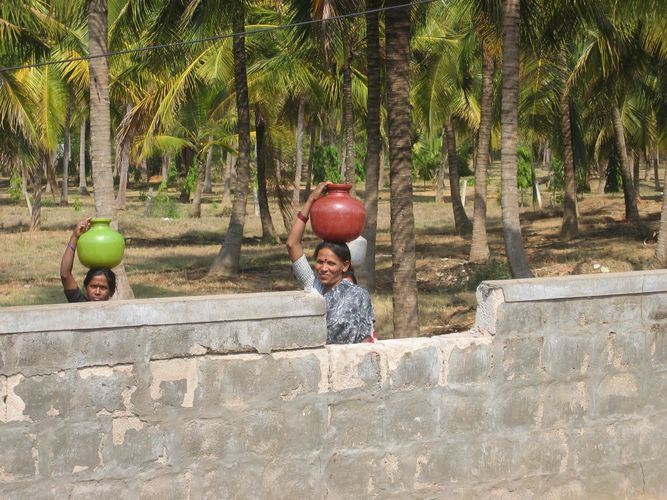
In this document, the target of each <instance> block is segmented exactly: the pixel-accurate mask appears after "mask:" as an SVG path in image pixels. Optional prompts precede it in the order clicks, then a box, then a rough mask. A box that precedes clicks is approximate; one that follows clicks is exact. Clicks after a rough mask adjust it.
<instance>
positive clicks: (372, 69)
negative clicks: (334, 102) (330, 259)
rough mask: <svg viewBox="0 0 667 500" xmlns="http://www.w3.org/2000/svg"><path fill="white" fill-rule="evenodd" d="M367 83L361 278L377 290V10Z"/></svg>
mask: <svg viewBox="0 0 667 500" xmlns="http://www.w3.org/2000/svg"><path fill="white" fill-rule="evenodd" d="M379 5H380V3H379V1H378V0H367V1H366V9H367V10H369V11H374V10H375V9H377V8H378V6H379ZM366 43H367V44H366V47H367V49H366V50H367V61H368V63H367V65H368V69H367V71H368V74H367V82H368V83H367V85H368V103H367V108H368V111H367V115H366V148H367V149H366V185H365V189H364V208H365V209H366V225H365V227H364V232H363V236H364V238H365V239H366V259H365V262H364V266H363V269H360V270H359V278H360V279H361V280H362V281H363V282H364V284H365V285H366V287H367V288H368V289H369V290H375V284H376V276H375V253H376V250H375V249H376V246H377V220H378V195H379V181H380V150H381V149H382V137H381V135H380V103H381V92H382V87H381V85H382V84H381V55H380V25H379V15H378V13H377V12H369V13H368V14H366Z"/></svg>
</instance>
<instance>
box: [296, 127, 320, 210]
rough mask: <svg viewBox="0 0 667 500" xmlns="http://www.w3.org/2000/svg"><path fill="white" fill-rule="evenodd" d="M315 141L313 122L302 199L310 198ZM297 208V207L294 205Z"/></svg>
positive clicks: (315, 128) (315, 132) (315, 133)
mask: <svg viewBox="0 0 667 500" xmlns="http://www.w3.org/2000/svg"><path fill="white" fill-rule="evenodd" d="M316 139H317V124H316V123H315V121H314V120H313V121H312V122H311V124H310V144H309V145H308V164H307V165H306V188H305V189H304V191H303V197H304V199H306V198H308V196H310V191H311V189H312V184H313V156H314V155H315V141H316ZM295 206H297V207H298V206H299V205H295Z"/></svg>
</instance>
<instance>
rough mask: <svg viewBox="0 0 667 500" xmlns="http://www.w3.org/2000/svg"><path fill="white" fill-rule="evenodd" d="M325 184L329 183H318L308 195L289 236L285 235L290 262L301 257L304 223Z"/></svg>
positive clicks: (320, 195)
mask: <svg viewBox="0 0 667 500" xmlns="http://www.w3.org/2000/svg"><path fill="white" fill-rule="evenodd" d="M327 184H329V183H328V182H320V183H319V184H318V185H317V187H316V188H315V189H314V190H313V191H312V192H311V193H310V196H308V199H307V200H306V202H305V203H304V204H303V207H301V210H300V211H299V213H298V214H297V218H296V220H295V221H294V224H293V225H292V229H290V232H289V235H287V253H288V254H289V257H290V259H291V260H292V262H295V261H297V260H298V259H299V258H300V257H301V256H302V255H303V245H302V240H303V233H304V231H305V230H306V222H308V216H309V214H310V207H311V206H312V205H313V202H314V201H315V200H317V199H318V198H321V197H322V193H323V192H324V190H325V189H326V187H327Z"/></svg>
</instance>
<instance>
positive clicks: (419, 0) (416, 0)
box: [0, 0, 439, 73]
mask: <svg viewBox="0 0 667 500" xmlns="http://www.w3.org/2000/svg"><path fill="white" fill-rule="evenodd" d="M437 1H439V0H412V1H410V2H408V3H404V4H401V5H392V6H390V7H379V8H377V9H368V10H364V11H360V12H351V13H349V14H341V15H339V16H334V17H330V18H328V19H311V20H308V21H299V22H297V23H289V24H281V25H279V26H268V27H265V28H256V29H252V30H246V31H242V32H240V33H227V34H225V35H216V36H210V37H206V38H197V39H195V40H181V41H178V42H171V43H163V44H156V45H148V46H145V47H135V48H133V49H123V50H116V51H112V52H105V53H104V54H98V55H95V56H90V55H88V56H79V57H72V58H69V59H59V60H55V61H40V62H37V63H33V64H25V65H21V66H7V67H0V73H5V72H9V71H18V70H20V69H29V68H39V67H41V66H49V65H52V64H68V63H71V62H77V61H89V60H91V59H98V58H101V57H106V58H109V57H113V56H120V55H125V54H134V53H138V52H148V51H151V50H160V49H165V48H171V47H181V46H184V45H195V44H198V43H205V42H215V41H218V40H224V39H225V38H232V37H238V36H244V37H245V36H249V35H255V34H258V33H267V32H270V31H278V30H281V29H290V28H298V27H300V26H308V25H311V24H318V23H328V22H332V21H337V20H340V19H348V18H351V17H359V16H364V15H366V14H373V13H379V12H385V11H388V10H393V9H401V8H404V7H412V6H415V5H423V4H429V3H433V2H437Z"/></svg>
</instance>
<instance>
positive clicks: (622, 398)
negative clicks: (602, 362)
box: [594, 373, 644, 416]
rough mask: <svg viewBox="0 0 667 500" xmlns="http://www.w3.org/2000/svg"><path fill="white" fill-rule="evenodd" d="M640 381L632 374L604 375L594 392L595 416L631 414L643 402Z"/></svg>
mask: <svg viewBox="0 0 667 500" xmlns="http://www.w3.org/2000/svg"><path fill="white" fill-rule="evenodd" d="M642 392H643V391H642V387H641V381H640V379H639V376H638V375H636V374H634V373H618V374H615V375H606V376H605V377H604V378H603V379H602V380H601V381H600V385H599V386H598V387H597V390H596V391H595V396H594V397H595V405H594V408H595V415H594V416H606V415H613V414H623V413H630V414H633V413H634V412H635V411H637V408H639V407H641V406H642V404H643V401H644V397H643V394H642Z"/></svg>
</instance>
